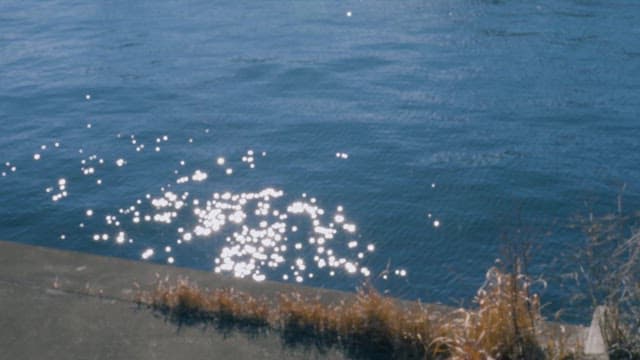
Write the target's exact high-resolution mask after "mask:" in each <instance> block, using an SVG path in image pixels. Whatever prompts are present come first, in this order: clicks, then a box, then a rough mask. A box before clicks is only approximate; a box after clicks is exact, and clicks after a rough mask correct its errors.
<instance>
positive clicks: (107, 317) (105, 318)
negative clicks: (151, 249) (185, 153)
mask: <svg viewBox="0 0 640 360" xmlns="http://www.w3.org/2000/svg"><path fill="white" fill-rule="evenodd" d="M166 276H169V277H170V278H172V279H175V278H177V277H188V278H189V279H190V280H193V281H195V282H197V283H198V284H200V285H202V286H206V287H209V288H228V287H232V288H234V289H236V290H240V291H243V292H246V293H249V294H251V295H253V296H265V297H272V296H276V295H277V294H278V293H282V292H285V293H290V292H293V291H296V292H300V293H302V294H304V295H307V296H313V297H315V296H319V297H322V298H323V299H330V300H331V301H336V300H339V299H344V298H348V297H351V296H353V294H350V293H345V292H339V291H330V290H323V289H315V288H309V287H304V286H295V285H288V284H281V283H274V282H263V283H255V282H253V281H244V280H237V279H232V278H229V277H225V276H220V275H217V274H213V273H210V272H202V271H196V270H190V269H184V268H177V267H171V266H163V265H156V264H149V263H142V262H136V261H129V260H123V259H118V258H111V257H101V256H94V255H88V254H84V253H77V252H70V251H60V250H53V249H49V248H42V247H35V246H29V245H21V244H16V243H11V242H2V241H0V309H1V310H0V359H43V358H47V359H183V358H184V359H186V358H189V359H232V358H233V359H257V358H259V359H309V358H318V359H343V358H346V356H345V355H343V354H342V353H341V352H340V351H338V350H328V351H326V350H325V351H320V350H318V349H316V348H313V347H308V348H301V347H291V346H285V345H284V344H283V342H282V340H281V338H280V337H279V336H278V334H276V333H269V330H267V332H266V333H261V334H260V335H257V336H251V335H249V334H247V333H243V332H238V331H231V332H221V331H218V330H216V329H211V328H208V329H207V328H204V327H203V326H201V325H195V326H182V327H178V326H176V325H175V324H173V323H170V322H167V321H165V319H164V318H162V317H161V316H158V315H156V314H154V313H153V312H151V311H148V310H147V309H142V308H138V306H137V305H136V303H135V295H136V293H137V291H138V287H142V288H149V287H150V286H151V285H153V284H154V283H155V282H156V281H157V279H158V277H162V278H163V277H166ZM433 308H434V309H445V308H444V307H442V306H437V305H435V306H433ZM567 329H568V331H570V332H571V333H573V337H574V338H575V339H581V338H583V337H584V333H585V329H584V328H582V327H573V326H571V327H567Z"/></svg>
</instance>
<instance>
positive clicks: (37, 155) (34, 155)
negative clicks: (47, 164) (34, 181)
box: [33, 153, 40, 161]
mask: <svg viewBox="0 0 640 360" xmlns="http://www.w3.org/2000/svg"><path fill="white" fill-rule="evenodd" d="M33 160H36V161H38V160H40V154H37V153H36V154H33Z"/></svg>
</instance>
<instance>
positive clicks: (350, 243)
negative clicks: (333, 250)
mask: <svg viewBox="0 0 640 360" xmlns="http://www.w3.org/2000/svg"><path fill="white" fill-rule="evenodd" d="M347 246H348V247H349V249H353V248H354V247H356V246H358V242H357V241H349V243H348V244H347Z"/></svg>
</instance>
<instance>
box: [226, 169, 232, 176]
mask: <svg viewBox="0 0 640 360" xmlns="http://www.w3.org/2000/svg"><path fill="white" fill-rule="evenodd" d="M224 173H225V174H227V175H231V174H233V169H232V168H227V170H225V171H224Z"/></svg>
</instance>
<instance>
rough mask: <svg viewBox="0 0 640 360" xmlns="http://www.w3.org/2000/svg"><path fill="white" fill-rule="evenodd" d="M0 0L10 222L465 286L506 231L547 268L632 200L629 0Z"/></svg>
mask: <svg viewBox="0 0 640 360" xmlns="http://www.w3.org/2000/svg"><path fill="white" fill-rule="evenodd" d="M0 14H1V15H0V126H1V128H2V136H1V137H0V168H1V169H0V172H1V173H0V175H1V176H0V189H1V190H0V199H1V200H2V201H1V202H0V229H1V233H2V235H1V236H2V238H4V239H8V240H12V241H18V242H24V243H32V244H38V245H45V246H51V247H59V248H66V249H75V250H80V251H85V252H91V253H98V254H105V255H113V256H119V257H125V258H132V259H140V260H141V261H154V262H159V263H170V264H173V265H177V266H186V267H193V268H198V269H205V270H211V271H218V272H222V273H226V274H231V275H236V276H240V277H248V278H254V279H255V280H256V281H261V280H264V279H273V280H278V281H289V282H296V281H298V282H302V283H305V284H310V285H314V286H322V287H329V288H338V289H353V288H354V286H355V285H356V284H358V283H360V282H361V281H363V280H364V279H365V278H366V277H369V278H371V279H373V281H374V282H375V283H376V284H377V285H378V286H379V287H380V288H382V289H384V290H388V291H389V292H390V293H391V294H394V295H396V296H401V297H405V298H421V299H423V300H425V301H442V302H446V303H453V302H456V301H466V302H469V300H470V299H471V298H472V296H473V295H474V293H475V290H476V289H477V288H478V287H479V286H480V285H481V283H482V280H483V277H484V273H485V271H486V269H487V268H488V267H490V266H492V265H493V264H494V261H495V259H496V258H497V257H499V256H500V248H501V246H502V244H503V240H501V239H502V234H504V233H505V232H508V233H509V234H511V235H510V236H512V237H516V238H517V237H519V236H518V235H516V236H513V232H512V229H514V228H521V229H527V230H526V231H525V233H526V235H520V236H522V237H523V238H530V239H532V240H534V242H535V243H536V244H537V245H538V248H537V250H536V254H537V256H536V258H535V261H534V263H533V264H534V265H533V270H534V271H535V272H536V273H540V274H544V275H545V276H547V277H553V275H556V274H558V273H559V272H560V271H561V267H558V265H554V264H555V263H554V262H553V260H554V259H555V260H557V259H558V258H560V260H561V261H560V262H562V259H563V258H562V257H563V256H565V255H563V254H565V253H566V252H570V251H571V250H570V249H572V247H573V246H576V245H577V244H578V243H579V242H580V241H581V237H580V234H579V233H577V232H575V231H571V230H568V229H567V226H566V225H569V224H571V222H572V219H573V218H574V216H575V215H576V214H585V213H586V212H587V211H589V210H590V209H594V210H596V211H603V212H604V211H615V210H616V197H617V195H618V194H619V193H620V192H621V190H622V189H624V197H623V199H624V208H625V209H628V210H636V209H638V208H640V180H639V179H640V170H639V169H640V168H638V166H637V165H638V159H639V157H638V153H639V151H640V141H638V139H639V138H640V123H639V121H640V119H639V116H638V115H639V113H640V111H639V109H638V104H640V85H639V84H640V52H639V51H638V46H637V44H639V43H640V25H639V24H640V4H638V3H637V2H636V1H635V0H627V1H586V0H585V1H578V0H575V1H568V0H563V1H551V0H549V1H542V0H541V1H479V0H478V1H445V0H432V1H408V2H391V1H389V2H385V1H341V2H337V1H313V2H298V1H265V2H254V3H251V4H245V3H243V2H237V1H218V2H210V1H196V0H192V1H164V2H157V1H144V0H141V1H110V2H90V3H85V2H79V1H55V2H46V3H43V2H39V1H3V2H2V3H1V4H0ZM222 159H224V163H223V160H222ZM205 174H206V179H205V178H204V177H205ZM162 199H164V200H162ZM194 200H195V202H194ZM207 201H209V203H208V204H207ZM145 216H148V217H147V218H146V219H145ZM519 224H523V225H522V226H520V225H519ZM345 225H346V226H345ZM294 230H295V231H294ZM570 296H571V294H569V293H567V292H565V291H563V290H562V289H560V288H559V287H558V286H557V284H556V285H554V283H551V284H550V286H549V288H548V289H547V290H546V293H545V295H544V297H543V299H544V300H546V301H547V302H549V303H551V305H550V306H549V309H551V310H554V309H558V308H562V307H567V306H568V305H567V304H569V299H570Z"/></svg>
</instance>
